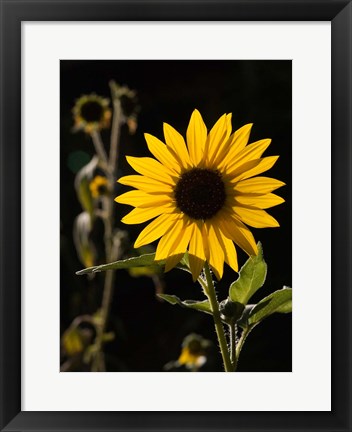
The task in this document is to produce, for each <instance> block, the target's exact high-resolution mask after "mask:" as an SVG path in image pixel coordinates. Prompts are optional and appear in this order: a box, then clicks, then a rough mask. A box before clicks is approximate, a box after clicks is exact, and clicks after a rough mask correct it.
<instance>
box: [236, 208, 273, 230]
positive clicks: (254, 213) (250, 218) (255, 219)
mask: <svg viewBox="0 0 352 432" xmlns="http://www.w3.org/2000/svg"><path fill="white" fill-rule="evenodd" d="M234 211H235V213H236V214H237V216H238V217H239V218H240V219H241V220H242V221H243V222H244V223H245V224H247V225H249V226H252V227H254V228H274V227H278V226H280V225H279V222H278V221H277V220H276V219H275V218H273V217H272V216H270V215H269V214H268V213H267V212H266V211H265V210H259V209H248V208H245V207H236V208H235V209H234Z"/></svg>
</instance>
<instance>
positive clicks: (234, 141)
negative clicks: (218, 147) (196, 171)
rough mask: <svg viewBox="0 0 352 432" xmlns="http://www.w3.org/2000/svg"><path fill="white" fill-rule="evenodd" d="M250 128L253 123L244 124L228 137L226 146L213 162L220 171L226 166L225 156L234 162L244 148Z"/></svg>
mask: <svg viewBox="0 0 352 432" xmlns="http://www.w3.org/2000/svg"><path fill="white" fill-rule="evenodd" d="M252 126H253V123H249V124H246V125H244V126H242V127H241V128H240V129H237V131H236V132H234V133H233V134H232V135H231V136H230V138H229V139H228V142H227V145H226V146H224V147H223V149H222V151H221V152H219V155H218V157H217V158H216V160H215V163H216V164H217V165H218V167H219V168H221V169H222V168H224V166H225V165H226V164H225V162H226V160H227V159H225V156H227V157H228V159H229V160H234V159H235V157H236V155H237V154H238V153H240V151H241V150H243V149H244V148H245V146H246V145H247V143H248V140H249V135H250V133H251V129H252Z"/></svg>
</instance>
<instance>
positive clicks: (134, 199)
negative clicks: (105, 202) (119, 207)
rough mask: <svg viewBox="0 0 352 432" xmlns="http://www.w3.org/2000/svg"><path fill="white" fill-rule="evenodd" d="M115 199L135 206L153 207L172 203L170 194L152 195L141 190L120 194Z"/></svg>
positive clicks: (120, 202)
mask: <svg viewBox="0 0 352 432" xmlns="http://www.w3.org/2000/svg"><path fill="white" fill-rule="evenodd" d="M115 201H116V202H118V203H119V204H127V205H131V206H134V207H151V206H160V205H164V204H171V203H172V198H171V197H170V196H168V195H150V194H147V193H145V192H143V191H140V190H133V191H129V192H126V193H124V194H122V195H119V196H118V197H116V198H115Z"/></svg>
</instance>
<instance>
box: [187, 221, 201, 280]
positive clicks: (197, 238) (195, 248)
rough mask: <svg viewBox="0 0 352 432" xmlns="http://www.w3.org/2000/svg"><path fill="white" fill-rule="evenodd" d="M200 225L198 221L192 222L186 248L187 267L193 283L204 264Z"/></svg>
mask: <svg viewBox="0 0 352 432" xmlns="http://www.w3.org/2000/svg"><path fill="white" fill-rule="evenodd" d="M202 224H203V222H200V221H197V222H194V224H193V231H192V236H191V239H190V243H189V248H188V252H189V266H190V268H191V272H192V278H193V281H196V280H197V279H198V276H199V274H200V272H201V271H202V268H203V266H204V262H205V254H204V245H203V236H202Z"/></svg>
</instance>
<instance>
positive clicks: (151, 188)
mask: <svg viewBox="0 0 352 432" xmlns="http://www.w3.org/2000/svg"><path fill="white" fill-rule="evenodd" d="M117 181H118V183H121V184H123V185H126V186H132V187H135V188H137V189H140V190H142V191H144V192H147V193H150V194H165V195H166V194H170V195H171V194H172V193H173V188H172V186H171V185H168V184H165V183H162V182H160V181H158V180H154V179H151V178H150V177H145V176H141V175H129V176H124V177H121V178H119V179H118V180H117Z"/></svg>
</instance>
